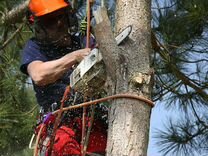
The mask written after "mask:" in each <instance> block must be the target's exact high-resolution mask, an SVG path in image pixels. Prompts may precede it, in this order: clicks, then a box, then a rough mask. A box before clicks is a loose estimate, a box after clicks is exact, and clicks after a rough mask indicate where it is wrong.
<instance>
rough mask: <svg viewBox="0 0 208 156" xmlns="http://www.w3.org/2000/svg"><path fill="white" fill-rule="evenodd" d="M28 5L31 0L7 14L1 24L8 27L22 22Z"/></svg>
mask: <svg viewBox="0 0 208 156" xmlns="http://www.w3.org/2000/svg"><path fill="white" fill-rule="evenodd" d="M28 3H29V0H26V1H24V2H22V3H21V4H19V5H18V6H17V7H15V8H14V9H12V10H11V11H9V12H8V13H5V14H4V15H3V16H2V18H1V23H3V24H5V25H6V24H15V23H18V22H21V21H22V18H23V17H24V14H25V11H26V9H27V6H28Z"/></svg>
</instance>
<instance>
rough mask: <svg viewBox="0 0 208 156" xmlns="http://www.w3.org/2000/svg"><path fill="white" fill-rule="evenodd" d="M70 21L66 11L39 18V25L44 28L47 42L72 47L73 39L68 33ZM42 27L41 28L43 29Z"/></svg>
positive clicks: (62, 10)
mask: <svg viewBox="0 0 208 156" xmlns="http://www.w3.org/2000/svg"><path fill="white" fill-rule="evenodd" d="M69 22H70V21H69V20H68V16H67V12H66V9H61V10H58V11H56V12H53V13H50V14H47V15H44V16H41V17H39V20H38V24H39V25H40V26H41V27H43V29H44V32H42V33H44V34H45V37H46V38H45V39H44V40H47V42H49V43H50V42H51V43H54V42H59V43H58V44H59V45H60V46H70V45H71V39H70V35H69V32H68V25H69ZM41 27H40V28H41Z"/></svg>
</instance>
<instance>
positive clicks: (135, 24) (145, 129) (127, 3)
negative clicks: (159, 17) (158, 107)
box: [107, 0, 152, 156]
mask: <svg viewBox="0 0 208 156" xmlns="http://www.w3.org/2000/svg"><path fill="white" fill-rule="evenodd" d="M150 3H151V2H150V0H117V5H116V6H117V10H116V32H120V31H121V30H122V29H123V28H125V27H126V26H128V25H132V28H133V29H132V33H131V34H130V37H129V39H128V40H126V42H125V43H124V44H123V46H122V47H121V48H122V49H123V51H120V54H119V55H120V56H122V57H121V58H122V59H121V61H122V62H120V67H119V68H120V69H119V70H120V74H121V75H117V84H116V91H115V92H116V93H131V94H137V95H142V96H145V97H148V98H150V93H151V87H152V86H151V83H150V76H151V74H150V51H151V25H150V22H151V17H150V16H151V10H150ZM150 110H151V108H150V107H149V106H148V105H146V104H145V103H144V102H141V101H136V100H132V99H120V100H114V102H113V104H112V107H111V110H110V113H109V130H108V144H107V155H109V156H118V155H119V156H145V155H147V146H148V138H149V122H150Z"/></svg>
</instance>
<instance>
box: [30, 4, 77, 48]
mask: <svg viewBox="0 0 208 156" xmlns="http://www.w3.org/2000/svg"><path fill="white" fill-rule="evenodd" d="M29 9H30V11H31V12H32V13H33V15H34V16H35V35H36V38H37V39H38V40H39V41H40V42H42V43H43V44H46V45H50V44H57V45H58V46H70V44H71V39H70V33H71V31H73V30H74V29H75V27H77V18H76V15H75V14H74V12H73V10H72V8H71V5H70V3H69V2H67V1H65V0H30V3H29Z"/></svg>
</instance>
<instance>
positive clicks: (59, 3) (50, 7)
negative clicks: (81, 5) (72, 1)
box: [29, 0, 69, 17]
mask: <svg viewBox="0 0 208 156" xmlns="http://www.w3.org/2000/svg"><path fill="white" fill-rule="evenodd" d="M68 5H69V3H67V2H66V1H64V0H30V2H29V8H30V10H31V12H32V13H33V14H34V15H35V16H37V17H39V16H43V15H46V14H48V13H51V12H53V11H56V10H59V9H61V8H64V7H67V6H68Z"/></svg>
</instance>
